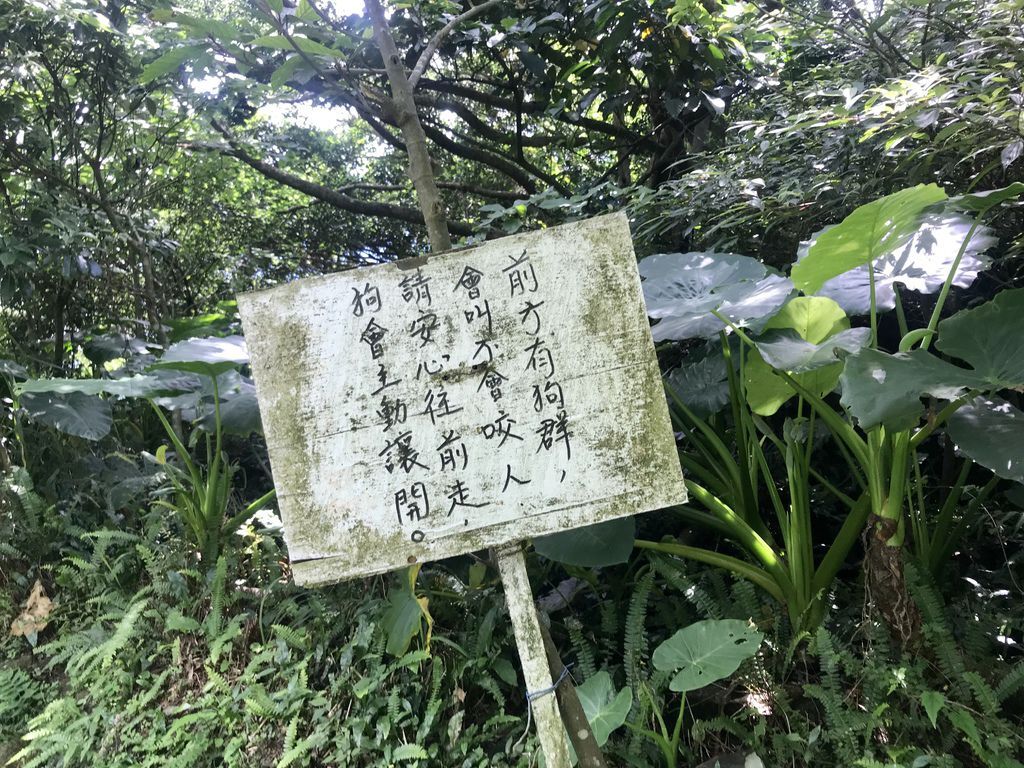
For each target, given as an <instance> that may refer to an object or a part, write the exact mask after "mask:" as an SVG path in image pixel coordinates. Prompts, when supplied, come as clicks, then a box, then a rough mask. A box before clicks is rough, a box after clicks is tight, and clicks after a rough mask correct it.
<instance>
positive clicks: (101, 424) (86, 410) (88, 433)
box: [18, 391, 113, 440]
mask: <svg viewBox="0 0 1024 768" xmlns="http://www.w3.org/2000/svg"><path fill="white" fill-rule="evenodd" d="M18 402H19V403H20V405H21V407H22V408H24V409H25V412H26V413H27V414H28V416H29V418H30V419H32V420H33V421H38V422H40V423H41V424H46V425H48V426H51V427H55V428H56V429H58V430H60V431H61V432H64V433H66V434H68V435H75V436H76V437H84V438H85V439H86V440H100V439H102V438H103V437H106V435H107V433H109V432H110V426H111V424H112V423H113V419H112V416H111V412H110V403H108V402H107V401H106V400H103V399H102V398H100V397H97V396H96V395H89V394H86V393H84V392H75V391H72V392H68V393H65V394H59V393H56V392H26V393H24V394H23V395H21V397H20V398H19V401H18Z"/></svg>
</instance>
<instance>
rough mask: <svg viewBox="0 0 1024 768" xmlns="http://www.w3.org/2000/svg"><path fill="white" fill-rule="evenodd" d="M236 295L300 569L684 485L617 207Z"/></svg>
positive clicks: (497, 536) (681, 495)
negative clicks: (466, 244) (470, 244)
mask: <svg viewBox="0 0 1024 768" xmlns="http://www.w3.org/2000/svg"><path fill="white" fill-rule="evenodd" d="M239 307H240V310H241V314H242V320H243V323H244V326H245V331H246V339H247V341H248V345H249V349H250V355H251V358H252V367H253V372H254V376H255V379H256V386H257V391H258V394H259V401H260V411H261V414H262V418H263V424H264V431H265V434H266V438H267V445H268V449H269V452H270V460H271V465H272V469H273V472H274V480H275V484H276V485H277V488H278V498H279V502H280V506H281V512H282V516H283V522H284V526H285V538H286V540H287V543H288V548H289V553H290V556H291V559H292V563H293V570H294V575H295V580H296V581H297V582H299V583H320V582H327V581H335V580H339V579H344V578H348V577H353V576H358V575H366V574H372V573H378V572H382V571H386V570H390V569H394V568H398V567H402V566H405V565H408V564H409V563H413V562H423V561H427V560H436V559H439V558H443V557H449V556H452V555H457V554H460V553H464V552H469V551H474V550H479V549H483V548H486V547H490V546H495V545H498V544H503V543H507V542H511V541H517V540H521V539H526V538H530V537H533V536H539V535H543V534H548V533H553V532H555V531H561V530H567V529H571V528H576V527H580V526H584V525H590V524H592V523H595V522H599V521H601V520H607V519H611V518H615V517H621V516H623V515H629V514H633V513H637V512H643V511H647V510H651V509H656V508H659V507H663V506H668V505H671V504H676V503H680V502H681V501H683V500H684V499H685V497H686V492H685V490H684V488H683V482H682V476H681V473H680V469H679V462H678V459H677V458H676V452H675V444H674V439H673V435H672V430H671V426H670V423H669V418H668V412H667V407H666V404H665V398H664V394H663V390H662V384H661V377H660V375H659V371H658V366H657V361H656V359H655V356H654V349H653V345H652V342H651V335H650V331H649V330H648V323H647V316H646V313H645V312H644V308H643V301H642V297H641V292H640V284H639V277H638V274H637V268H636V260H635V257H634V254H633V248H632V241H631V239H630V235H629V226H628V223H627V220H626V217H625V216H624V215H621V214H617V215H611V216H603V217H598V218H595V219H590V220H588V221H585V222H580V223H576V224H568V225H564V226H561V227H556V228H552V229H549V230H545V231H542V232H534V233H529V234H524V235H517V236H514V237H507V238H503V239H501V240H496V241H493V242H489V243H485V244H483V245H481V246H478V247H475V248H471V249H467V250H461V251H453V252H449V253H445V254H442V255H439V256H434V257H429V258H427V259H417V260H414V261H412V262H400V263H393V264H384V265H380V266H375V267H369V268H364V269H358V270H352V271H349V272H343V273H340V274H335V275H329V276H326V277H321V278H312V279H305V280H299V281H296V282H294V283H290V284H288V285H283V286H280V287H277V288H273V289H270V290H267V291H262V292H258V293H253V294H248V295H243V296H240V297H239Z"/></svg>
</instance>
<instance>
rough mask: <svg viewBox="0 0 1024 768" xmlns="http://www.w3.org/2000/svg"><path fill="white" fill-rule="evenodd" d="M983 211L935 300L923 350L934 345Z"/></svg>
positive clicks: (973, 225)
mask: <svg viewBox="0 0 1024 768" xmlns="http://www.w3.org/2000/svg"><path fill="white" fill-rule="evenodd" d="M987 210H988V209H986V210H985V211H981V212H980V213H979V214H978V215H977V216H975V217H974V223H973V224H971V228H970V229H969V230H967V236H966V237H965V238H964V239H963V242H962V243H960V250H958V251H957V252H956V258H954V259H953V264H952V266H951V267H950V268H949V274H947V275H946V280H945V281H944V282H943V283H942V289H941V290H940V291H939V298H937V299H936V300H935V309H933V310H932V316H931V317H930V318H929V320H928V330H929V331H931V333H929V334H928V335H927V336H925V337H924V339H922V340H921V349H928V347H929V346H930V345H931V343H932V337H933V336H934V335H935V331H936V329H937V328H938V326H939V318H940V317H942V308H943V307H944V306H945V304H946V299H947V298H948V297H949V291H950V289H951V288H952V287H953V280H954V279H955V278H956V271H957V269H958V268H959V267H960V261H961V260H962V259H963V257H964V254H965V253H967V246H968V245H970V243H971V238H972V237H974V232H975V231H976V230H977V229H978V226H979V225H980V224H981V217H982V216H984V215H985V213H986V211H987Z"/></svg>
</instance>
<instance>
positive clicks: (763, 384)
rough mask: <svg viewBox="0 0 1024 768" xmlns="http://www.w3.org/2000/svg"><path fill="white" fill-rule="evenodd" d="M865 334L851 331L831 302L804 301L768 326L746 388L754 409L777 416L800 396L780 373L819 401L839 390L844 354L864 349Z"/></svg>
mask: <svg viewBox="0 0 1024 768" xmlns="http://www.w3.org/2000/svg"><path fill="white" fill-rule="evenodd" d="M869 336H870V331H869V330H868V329H865V328H850V321H849V320H848V319H847V317H846V315H845V314H844V312H843V310H842V309H841V308H840V307H839V305H837V304H836V303H835V302H834V301H832V300H831V299H827V298H824V297H820V296H798V297H797V298H794V299H792V300H791V301H789V303H787V304H786V306H785V307H783V309H782V310H781V311H780V312H779V313H778V314H776V315H775V316H774V317H772V318H771V319H770V320H768V322H767V323H765V331H764V333H763V334H762V335H760V336H758V337H757V338H756V339H755V342H754V343H755V346H756V347H757V351H756V352H751V353H750V356H749V357H748V359H747V364H746V366H745V377H744V387H745V392H746V397H747V402H748V403H749V405H750V407H751V409H752V410H753V411H754V413H757V414H759V415H761V416H771V415H772V414H773V413H775V412H776V411H778V409H779V408H780V407H782V405H783V404H785V403H786V402H787V401H788V400H789V399H790V398H792V397H794V396H795V395H796V390H795V389H793V387H791V386H790V384H789V382H787V381H786V380H785V379H784V378H783V377H782V376H780V375H779V374H778V373H776V371H785V372H786V373H788V374H790V375H791V376H793V377H794V378H795V379H796V380H797V381H798V382H799V383H800V385H801V386H803V387H805V388H806V389H809V390H811V391H812V392H814V393H815V394H816V395H818V396H824V395H826V394H828V393H829V392H831V391H832V390H833V389H835V386H836V383H837V382H838V381H839V374H840V373H841V371H842V365H841V364H840V363H839V362H838V358H839V354H840V353H841V352H852V351H854V350H857V349H860V348H861V347H863V346H864V345H865V344H866V343H867V341H868V337H869Z"/></svg>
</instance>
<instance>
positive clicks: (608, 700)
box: [576, 670, 633, 747]
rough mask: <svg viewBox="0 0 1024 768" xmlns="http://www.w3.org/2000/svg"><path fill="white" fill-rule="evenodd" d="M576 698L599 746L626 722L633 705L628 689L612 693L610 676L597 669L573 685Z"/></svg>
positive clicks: (613, 690) (612, 687)
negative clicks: (579, 683) (584, 679)
mask: <svg viewBox="0 0 1024 768" xmlns="http://www.w3.org/2000/svg"><path fill="white" fill-rule="evenodd" d="M576 695H577V696H579V699H580V704H582V705H583V712H584V714H586V716H587V722H589V723H590V729H591V730H592V731H593V732H594V740H595V741H596V742H597V746H599V747H603V746H604V745H605V743H606V742H607V741H608V737H609V736H611V735H612V733H614V732H615V730H616V729H618V728H621V727H622V725H623V724H624V723H625V722H626V718H627V717H628V716H629V710H630V708H631V707H632V706H633V696H632V693H631V692H630V690H629V688H623V689H622V690H621V691H619V692H618V693H616V692H615V687H614V685H613V684H612V677H611V675H609V674H608V672H606V671H605V670H601V671H600V672H598V673H597V674H596V675H593V676H592V677H590V678H588V679H587V681H586V682H585V683H583V684H582V685H579V686H577V687H576Z"/></svg>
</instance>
